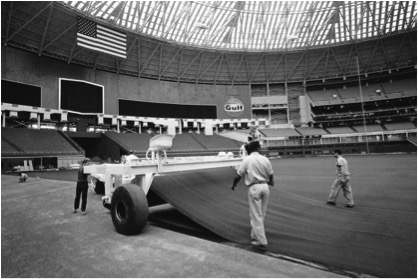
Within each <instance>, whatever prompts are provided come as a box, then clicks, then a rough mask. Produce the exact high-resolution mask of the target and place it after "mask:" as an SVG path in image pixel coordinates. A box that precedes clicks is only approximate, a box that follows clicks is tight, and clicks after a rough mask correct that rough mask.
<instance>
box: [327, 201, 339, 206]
mask: <svg viewBox="0 0 418 279" xmlns="http://www.w3.org/2000/svg"><path fill="white" fill-rule="evenodd" d="M327 204H328V205H337V204H336V203H335V202H333V201H327Z"/></svg>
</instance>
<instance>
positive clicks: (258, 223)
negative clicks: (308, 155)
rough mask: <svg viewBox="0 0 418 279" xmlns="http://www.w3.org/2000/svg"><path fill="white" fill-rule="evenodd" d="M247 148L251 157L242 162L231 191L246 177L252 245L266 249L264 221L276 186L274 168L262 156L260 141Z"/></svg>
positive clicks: (250, 144) (251, 143) (247, 145)
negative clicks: (271, 191) (273, 187)
mask: <svg viewBox="0 0 418 279" xmlns="http://www.w3.org/2000/svg"><path fill="white" fill-rule="evenodd" d="M245 148H246V150H247V152H248V154H249V155H248V156H247V157H245V158H244V159H243V160H242V163H241V165H240V167H239V169H238V171H237V175H236V177H235V178H234V181H233V184H232V188H231V189H232V190H235V188H236V187H237V184H238V182H239V181H240V180H241V177H242V176H243V175H245V184H246V185H247V186H248V203H249V208H250V222H251V245H253V246H255V247H257V248H262V249H266V248H267V245H268V242H267V237H266V233H265V229H264V219H265V218H266V213H267V204H268V200H269V195H270V190H269V185H270V186H274V179H273V168H272V165H271V163H270V160H269V159H268V158H266V157H265V156H263V155H261V154H260V143H259V142H258V141H252V142H250V143H248V144H246V145H245Z"/></svg>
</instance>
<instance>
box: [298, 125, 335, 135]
mask: <svg viewBox="0 0 418 279" xmlns="http://www.w3.org/2000/svg"><path fill="white" fill-rule="evenodd" d="M296 130H297V131H298V132H299V133H300V134H301V135H302V136H319V135H327V134H328V133H327V131H325V130H324V129H320V128H310V127H301V128H296Z"/></svg>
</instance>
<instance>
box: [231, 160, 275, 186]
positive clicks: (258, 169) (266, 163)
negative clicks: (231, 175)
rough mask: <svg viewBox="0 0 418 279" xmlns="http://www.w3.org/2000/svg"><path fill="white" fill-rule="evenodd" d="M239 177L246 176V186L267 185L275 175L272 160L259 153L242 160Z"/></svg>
mask: <svg viewBox="0 0 418 279" xmlns="http://www.w3.org/2000/svg"><path fill="white" fill-rule="evenodd" d="M237 173H238V175H240V176H243V175H245V185H247V186H251V185H253V184H257V183H267V182H268V181H269V178H270V175H272V174H273V167H272V166H271V163H270V160H269V159H268V158H266V157H265V156H263V155H261V154H260V153H258V152H252V153H251V154H250V155H248V156H247V157H245V158H244V159H243V160H242V163H241V165H240V167H239V169H238V171H237Z"/></svg>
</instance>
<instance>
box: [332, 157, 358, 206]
mask: <svg viewBox="0 0 418 279" xmlns="http://www.w3.org/2000/svg"><path fill="white" fill-rule="evenodd" d="M341 154H342V152H341V150H340V149H335V150H334V157H335V158H337V164H336V166H337V178H336V179H335V181H334V183H333V184H332V186H331V192H330V194H329V197H328V201H327V204H329V205H336V204H337V203H336V202H337V197H338V193H339V192H340V189H342V190H343V194H344V197H345V198H346V199H347V205H346V206H345V207H348V208H353V207H354V199H353V192H352V190H351V184H350V172H349V170H348V163H347V160H346V159H344V158H343V157H342V156H341Z"/></svg>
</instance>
